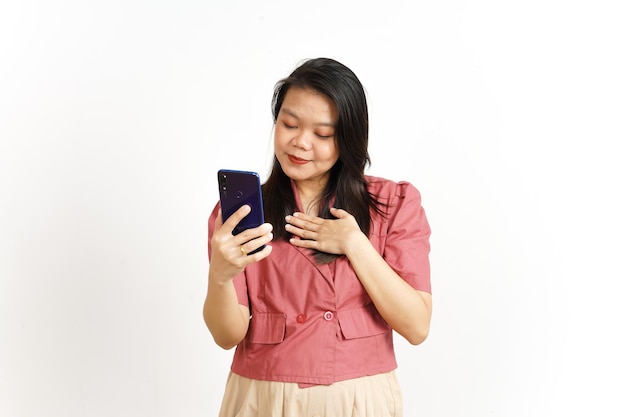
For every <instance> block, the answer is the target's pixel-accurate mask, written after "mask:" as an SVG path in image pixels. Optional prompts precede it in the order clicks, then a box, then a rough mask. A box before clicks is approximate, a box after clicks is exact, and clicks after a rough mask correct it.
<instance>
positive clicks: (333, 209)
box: [330, 207, 350, 219]
mask: <svg viewBox="0 0 626 417" xmlns="http://www.w3.org/2000/svg"><path fill="white" fill-rule="evenodd" d="M330 214H332V215H333V216H335V217H336V218H338V219H344V218H346V217H349V216H350V213H348V212H347V211H345V210H343V209H340V208H336V207H331V208H330Z"/></svg>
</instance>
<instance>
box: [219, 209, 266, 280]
mask: <svg viewBox="0 0 626 417" xmlns="http://www.w3.org/2000/svg"><path fill="white" fill-rule="evenodd" d="M249 213H250V206H248V205H243V206H241V207H240V208H239V210H237V211H236V212H235V213H233V214H232V215H231V216H230V217H229V218H228V219H226V221H225V222H222V212H221V210H220V212H219V214H218V215H217V219H216V220H215V231H214V233H213V237H212V239H211V262H210V264H209V268H210V273H209V277H210V278H213V279H216V280H218V281H219V282H220V283H223V282H225V281H228V280H231V279H232V278H233V277H234V276H235V275H237V274H239V273H240V272H241V271H243V269H244V268H245V267H246V266H247V265H250V264H251V263H254V262H259V261H260V260H262V259H265V258H267V257H268V256H269V255H270V253H271V252H272V247H271V246H270V245H269V243H270V242H271V241H272V238H273V235H272V225H271V224H269V223H264V224H262V225H260V226H258V227H255V228H253V229H247V230H244V231H243V232H241V233H239V234H238V235H233V230H234V229H235V227H236V226H237V224H238V223H239V222H240V221H241V220H242V219H243V218H244V217H246V216H247V215H248V214H249ZM263 245H265V248H263V249H262V250H261V251H259V252H257V253H254V254H250V255H248V253H250V252H252V251H254V250H255V249H257V248H259V247H261V246H263Z"/></svg>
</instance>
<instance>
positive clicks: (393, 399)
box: [219, 371, 402, 417]
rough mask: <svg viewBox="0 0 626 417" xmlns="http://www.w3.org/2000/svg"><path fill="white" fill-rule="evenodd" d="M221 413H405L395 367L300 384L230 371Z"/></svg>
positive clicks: (386, 416) (304, 416)
mask: <svg viewBox="0 0 626 417" xmlns="http://www.w3.org/2000/svg"><path fill="white" fill-rule="evenodd" d="M219 417H402V395H401V392H400V386H399V385H398V381H397V379H396V374H395V372H394V371H391V372H388V373H384V374H379V375H372V376H365V377H361V378H355V379H349V380H346V381H339V382H335V383H334V384H332V385H315V386H312V387H308V388H300V387H299V386H298V384H296V383H291V382H276V381H258V380H253V379H249V378H244V377H242V376H239V375H237V374H234V373H232V372H231V373H230V374H229V375H228V381H227V382H226V390H225V394H224V399H223V401H222V408H221V410H220V414H219Z"/></svg>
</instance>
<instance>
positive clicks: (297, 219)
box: [285, 213, 324, 230]
mask: <svg viewBox="0 0 626 417" xmlns="http://www.w3.org/2000/svg"><path fill="white" fill-rule="evenodd" d="M296 214H297V213H296ZM296 214H294V215H293V216H286V217H285V221H286V222H287V224H291V225H293V226H295V227H298V228H300V229H308V230H318V229H319V226H320V225H321V224H322V223H323V222H324V219H321V218H318V217H310V216H308V217H309V219H310V220H309V219H306V218H304V217H301V216H297V215H296Z"/></svg>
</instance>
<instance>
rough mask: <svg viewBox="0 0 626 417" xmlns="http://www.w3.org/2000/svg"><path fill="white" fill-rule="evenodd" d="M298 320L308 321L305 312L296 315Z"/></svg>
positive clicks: (301, 321) (299, 321)
mask: <svg viewBox="0 0 626 417" xmlns="http://www.w3.org/2000/svg"><path fill="white" fill-rule="evenodd" d="M296 321H297V322H298V323H304V322H305V321H306V316H305V315H304V314H298V315H297V316H296Z"/></svg>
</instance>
